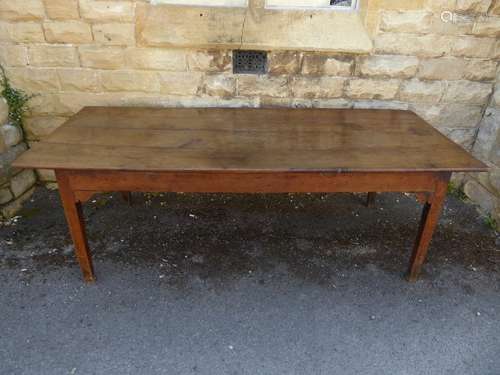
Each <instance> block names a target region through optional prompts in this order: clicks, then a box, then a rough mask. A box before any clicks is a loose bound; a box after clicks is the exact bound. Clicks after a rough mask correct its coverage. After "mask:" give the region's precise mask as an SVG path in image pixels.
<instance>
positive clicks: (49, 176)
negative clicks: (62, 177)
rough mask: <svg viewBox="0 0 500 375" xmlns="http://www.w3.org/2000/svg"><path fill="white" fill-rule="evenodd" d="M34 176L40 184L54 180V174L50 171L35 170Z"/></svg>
mask: <svg viewBox="0 0 500 375" xmlns="http://www.w3.org/2000/svg"><path fill="white" fill-rule="evenodd" d="M36 174H37V176H38V179H39V180H40V181H42V182H53V181H55V180H56V174H55V173H54V171H53V170H52V169H37V170H36Z"/></svg>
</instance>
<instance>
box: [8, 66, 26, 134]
mask: <svg viewBox="0 0 500 375" xmlns="http://www.w3.org/2000/svg"><path fill="white" fill-rule="evenodd" d="M0 72H1V74H2V75H1V77H0V85H1V86H2V92H1V93H0V95H1V96H3V97H4V98H5V100H6V101H7V106H8V107H9V121H10V123H11V124H12V125H15V126H18V127H19V128H21V129H22V128H23V118H24V115H25V114H26V112H28V105H27V104H28V102H29V101H30V99H31V98H33V97H34V95H28V94H26V93H25V92H24V91H22V90H19V89H15V88H14V87H12V86H11V85H10V81H9V79H8V78H7V74H6V73H5V69H4V67H3V66H2V65H0Z"/></svg>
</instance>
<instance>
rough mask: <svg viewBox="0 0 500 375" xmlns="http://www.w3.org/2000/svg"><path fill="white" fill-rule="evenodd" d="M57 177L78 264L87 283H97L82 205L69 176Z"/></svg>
mask: <svg viewBox="0 0 500 375" xmlns="http://www.w3.org/2000/svg"><path fill="white" fill-rule="evenodd" d="M56 177H57V184H58V186H59V194H60V196H61V200H62V204H63V207H64V213H65V215H66V220H67V222H68V226H69V231H70V233H71V237H72V239H73V244H74V245H75V253H76V257H77V259H78V263H80V268H81V270H82V273H83V278H84V280H85V281H86V282H93V281H95V276H94V267H93V265H92V257H91V254H90V251H89V246H88V243H87V236H86V234H85V223H84V219H83V212H82V204H81V202H80V201H78V200H77V199H76V197H75V194H74V192H73V190H72V189H71V186H70V184H69V181H68V178H67V176H66V175H64V173H62V172H58V171H56Z"/></svg>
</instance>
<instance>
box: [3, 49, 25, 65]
mask: <svg viewBox="0 0 500 375" xmlns="http://www.w3.org/2000/svg"><path fill="white" fill-rule="evenodd" d="M0 64H1V65H2V66H4V67H9V66H26V65H28V49H27V48H26V47H25V46H22V45H16V44H0Z"/></svg>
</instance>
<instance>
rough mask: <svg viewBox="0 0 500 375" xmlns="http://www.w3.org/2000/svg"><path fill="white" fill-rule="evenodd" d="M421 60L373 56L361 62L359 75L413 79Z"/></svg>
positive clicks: (407, 57) (408, 57) (404, 57)
mask: <svg viewBox="0 0 500 375" xmlns="http://www.w3.org/2000/svg"><path fill="white" fill-rule="evenodd" d="M418 64H419V60H418V59H417V58H416V57H410V56H391V55H385V56H384V55H382V56H380V55H379V56H371V57H365V58H362V59H361V60H360V63H359V65H358V69H359V74H361V75H363V76H372V77H404V78H409V77H413V76H414V75H415V74H416V72H417V68H418Z"/></svg>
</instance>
